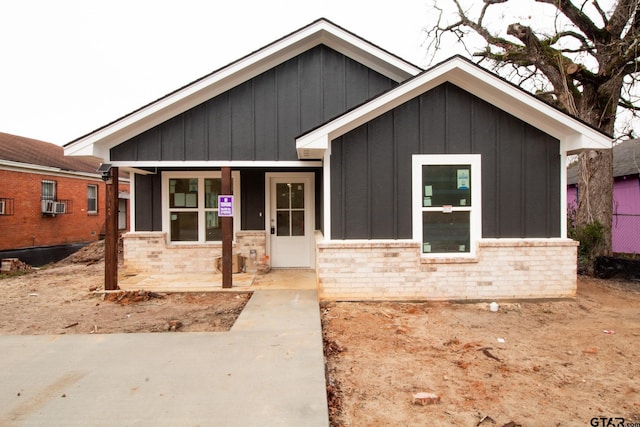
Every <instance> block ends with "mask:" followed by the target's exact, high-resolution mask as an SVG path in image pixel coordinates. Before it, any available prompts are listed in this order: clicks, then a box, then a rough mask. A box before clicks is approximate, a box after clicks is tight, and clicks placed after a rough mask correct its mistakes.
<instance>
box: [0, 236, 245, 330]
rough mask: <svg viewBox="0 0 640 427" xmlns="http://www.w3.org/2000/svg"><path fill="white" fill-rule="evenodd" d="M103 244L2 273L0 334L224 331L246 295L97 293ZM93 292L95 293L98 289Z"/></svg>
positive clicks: (238, 311) (233, 319)
mask: <svg viewBox="0 0 640 427" xmlns="http://www.w3.org/2000/svg"><path fill="white" fill-rule="evenodd" d="M103 285H104V246H103V244H102V242H97V243H95V244H92V245H89V246H87V247H85V248H83V249H81V250H80V251H78V252H76V253H75V254H73V255H71V256H70V257H68V258H66V259H65V260H63V261H61V262H59V263H56V264H52V265H49V266H46V267H44V268H41V269H37V270H35V269H34V270H31V271H30V272H27V273H25V274H19V275H12V276H5V277H2V276H0V334H2V335H48V334H89V333H103V334H109V333H127V332H163V331H184V332H187V331H191V332H201V331H227V330H229V329H230V328H231V326H232V325H233V323H234V322H235V320H236V318H237V317H238V315H239V314H240V312H242V309H243V308H244V306H245V304H246V302H247V301H248V300H249V297H250V295H251V294H250V293H235V292H234V293H221V292H211V293H203V292H200V293H173V294H168V293H162V294H154V293H149V292H130V293H124V292H120V293H111V294H104V293H102V292H100V290H101V289H102V287H103ZM96 291H97V292H96Z"/></svg>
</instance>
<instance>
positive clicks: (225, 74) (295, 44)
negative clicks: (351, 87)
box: [64, 18, 422, 160]
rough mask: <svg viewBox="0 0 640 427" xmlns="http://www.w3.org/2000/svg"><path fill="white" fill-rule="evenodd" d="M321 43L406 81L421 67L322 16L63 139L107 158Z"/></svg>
mask: <svg viewBox="0 0 640 427" xmlns="http://www.w3.org/2000/svg"><path fill="white" fill-rule="evenodd" d="M320 44H323V45H326V46H328V47H330V48H332V49H334V50H336V51H337V52H339V53H342V54H343V55H345V56H347V57H349V58H351V59H353V60H355V61H357V62H360V63H361V64H363V65H365V66H367V67H369V68H371V69H373V70H375V71H377V72H379V73H380V74H382V75H384V76H386V77H388V78H390V79H392V80H394V81H397V82H402V81H404V80H406V79H408V78H410V77H412V76H415V75H417V74H418V73H420V72H421V71H422V69H421V68H419V67H417V66H415V65H413V64H411V63H409V62H407V61H405V60H403V59H402V58H400V57H398V56H396V55H393V54H391V53H389V52H388V51H386V50H384V49H382V48H380V47H378V46H376V45H374V44H372V43H370V42H368V41H367V40H365V39H363V38H361V37H359V36H357V35H355V34H353V33H351V32H349V31H347V30H345V29H343V28H342V27H339V26H338V25H336V24H334V23H332V22H331V21H328V20H327V19H324V18H321V19H318V20H316V21H314V22H312V23H311V24H309V25H307V26H305V27H303V28H301V29H299V30H297V31H295V32H293V33H291V34H289V35H287V36H285V37H283V38H281V39H279V40H277V41H275V42H273V43H271V44H269V45H267V46H265V47H263V48H261V49H259V50H257V51H255V52H253V53H250V54H249V55H247V56H245V57H243V58H241V59H239V60H237V61H235V62H232V63H231V64H229V65H227V66H224V67H222V68H220V69H218V70H216V71H214V72H212V73H210V74H208V75H206V76H204V77H202V78H200V79H198V80H196V81H194V82H192V83H190V84H188V85H186V86H184V87H182V88H180V89H178V90H176V91H174V92H172V93H170V94H168V95H166V96H164V97H162V98H160V99H158V100H156V101H154V102H152V103H150V104H148V105H145V106H144V107H142V108H140V109H138V110H136V111H133V112H132V113H129V114H127V115H126V116H123V117H121V118H119V119H117V120H115V121H113V122H111V123H109V124H107V125H105V126H103V127H101V128H99V129H96V130H94V131H93V132H91V133H89V134H87V135H84V136H82V137H80V138H78V139H76V140H74V141H71V142H70V143H68V144H65V146H64V147H65V154H66V155H67V156H91V157H96V158H100V159H103V160H108V158H109V149H110V148H112V147H114V146H116V145H118V144H120V143H122V142H124V141H126V140H128V139H130V138H132V137H134V136H136V135H138V134H140V133H142V132H144V131H146V130H148V129H151V128H152V127H154V126H157V125H159V124H161V123H163V122H165V121H166V120H168V119H170V118H172V117H175V116H177V115H178V114H181V113H183V112H185V111H187V110H189V109H191V108H193V107H195V106H197V105H199V104H201V103H203V102H205V101H207V100H209V99H211V98H213V97H215V96H217V95H219V94H221V93H224V92H226V91H227V90H229V89H231V88H233V87H235V86H238V85H239V84H241V83H243V82H245V81H247V80H249V79H251V78H253V77H255V76H257V75H259V74H261V73H263V72H265V71H267V70H269V69H271V68H273V67H275V66H277V65H279V64H281V63H283V62H285V61H287V60H289V59H291V58H293V57H295V56H297V55H299V54H301V53H302V52H305V51H307V50H309V49H311V48H313V47H315V46H318V45H320Z"/></svg>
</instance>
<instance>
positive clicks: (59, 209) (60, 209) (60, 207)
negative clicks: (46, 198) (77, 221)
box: [53, 202, 67, 214]
mask: <svg viewBox="0 0 640 427" xmlns="http://www.w3.org/2000/svg"><path fill="white" fill-rule="evenodd" d="M53 209H54V213H56V214H63V213H67V203H66V202H56V203H55V205H54V208H53Z"/></svg>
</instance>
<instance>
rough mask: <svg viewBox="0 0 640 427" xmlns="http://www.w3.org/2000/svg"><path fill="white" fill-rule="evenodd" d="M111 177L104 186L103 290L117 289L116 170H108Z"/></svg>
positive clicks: (115, 168)
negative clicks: (105, 206)
mask: <svg viewBox="0 0 640 427" xmlns="http://www.w3.org/2000/svg"><path fill="white" fill-rule="evenodd" d="M109 172H110V174H111V176H110V177H109V180H108V181H107V185H106V199H107V200H106V202H107V203H106V205H107V208H106V213H105V241H104V289H105V290H107V291H115V290H116V289H118V168H117V167H112V168H111V169H110V170H109Z"/></svg>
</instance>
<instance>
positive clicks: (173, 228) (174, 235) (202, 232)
mask: <svg viewBox="0 0 640 427" xmlns="http://www.w3.org/2000/svg"><path fill="white" fill-rule="evenodd" d="M162 179H163V215H164V219H163V224H164V229H165V230H166V231H167V235H168V240H169V241H170V242H172V243H181V242H191V243H194V242H196V243H206V242H219V241H221V240H222V225H221V222H220V218H219V217H218V196H219V195H220V194H221V191H222V178H221V173H220V172H163V174H162ZM232 186H233V194H234V221H233V223H234V228H236V227H237V226H238V224H239V223H240V217H239V210H238V209H236V206H235V205H237V204H238V201H239V197H240V196H239V195H240V175H239V173H238V172H233V173H232Z"/></svg>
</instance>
